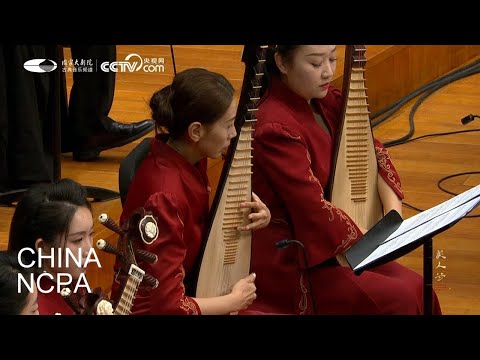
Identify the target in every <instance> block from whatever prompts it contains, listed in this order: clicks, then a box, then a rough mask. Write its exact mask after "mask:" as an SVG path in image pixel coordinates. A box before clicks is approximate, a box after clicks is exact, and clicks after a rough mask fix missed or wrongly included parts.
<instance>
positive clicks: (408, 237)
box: [353, 185, 480, 270]
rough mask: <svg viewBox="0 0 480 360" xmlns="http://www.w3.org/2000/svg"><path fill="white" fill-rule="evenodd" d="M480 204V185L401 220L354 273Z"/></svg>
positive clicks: (449, 222)
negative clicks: (394, 229) (395, 228)
mask: <svg viewBox="0 0 480 360" xmlns="http://www.w3.org/2000/svg"><path fill="white" fill-rule="evenodd" d="M479 203H480V185H477V186H476V187H474V188H472V189H470V190H467V191H465V192H463V193H461V194H459V195H457V196H455V197H453V198H451V199H450V200H447V201H445V202H443V203H441V204H439V205H437V206H434V207H432V208H430V209H428V210H425V211H423V212H421V213H419V214H417V215H415V216H412V217H411V218H409V219H407V220H404V221H403V222H402V224H401V225H400V226H399V228H398V229H397V230H396V231H395V232H393V233H392V234H391V235H390V236H389V237H388V238H387V239H386V240H385V241H384V242H383V243H382V244H381V245H379V246H378V247H377V249H375V250H374V251H373V252H372V253H371V254H370V255H369V256H368V257H367V258H365V259H364V260H363V261H362V262H361V263H360V264H358V265H357V266H356V267H355V268H354V269H353V270H357V269H359V268H361V267H363V266H365V265H367V264H369V263H371V262H373V261H375V260H377V259H379V258H381V257H382V256H385V255H387V254H389V253H391V252H393V251H395V250H397V249H400V248H401V247H403V246H406V245H408V244H410V243H412V242H414V241H416V240H418V239H420V238H422V237H424V236H427V235H429V234H432V233H434V232H435V231H437V230H438V229H441V228H443V227H444V226H447V225H449V224H452V223H454V222H455V221H457V220H459V219H461V218H463V217H464V216H465V215H466V214H468V213H469V212H470V211H471V210H472V209H473V208H475V207H476V206H477V205H478V204H479Z"/></svg>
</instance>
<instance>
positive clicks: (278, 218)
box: [251, 77, 440, 314]
mask: <svg viewBox="0 0 480 360" xmlns="http://www.w3.org/2000/svg"><path fill="white" fill-rule="evenodd" d="M312 101H313V102H314V106H316V109H317V111H318V112H319V113H320V115H321V116H322V118H323V120H324V122H325V124H326V126H327V128H328V130H329V132H330V133H328V132H327V131H325V130H324V129H323V128H322V127H320V126H319V125H318V123H317V122H316V120H315V118H314V115H313V112H312V110H311V108H310V105H309V104H308V102H307V101H306V100H305V99H303V98H301V97H300V96H298V95H297V94H296V93H294V92H292V91H291V90H290V89H289V88H288V87H287V86H286V85H285V84H283V82H282V81H280V79H279V78H277V77H274V78H273V79H272V86H271V88H270V89H269V90H267V93H266V94H265V95H264V97H263V98H262V101H261V104H260V106H259V110H258V113H257V119H258V120H257V124H256V127H255V133H254V141H253V147H254V151H253V164H254V166H253V178H252V186H253V191H254V192H255V193H256V194H257V195H258V196H259V197H260V199H262V201H263V202H265V204H266V205H267V206H268V207H269V209H270V211H271V215H272V219H271V222H270V224H269V226H267V227H266V228H264V229H260V230H258V231H256V232H254V233H253V241H252V246H253V249H252V267H251V268H252V271H254V272H256V274H257V279H256V281H255V284H256V286H257V295H258V298H257V300H256V301H255V302H254V304H253V305H252V307H251V309H257V310H260V311H267V312H276V313H278V312H280V313H290V314H292V313H293V314H311V313H313V312H314V311H313V306H312V301H315V307H316V311H317V313H319V314H420V313H422V311H423V279H422V277H421V276H420V275H418V274H417V273H415V272H414V271H412V270H409V269H407V268H406V267H403V266H401V265H400V264H398V263H396V262H390V263H388V264H385V265H382V266H379V267H377V268H375V269H374V270H372V271H365V272H363V273H362V274H361V275H360V276H357V275H355V274H354V273H353V272H352V270H351V269H350V268H348V267H342V266H339V265H338V263H337V262H336V260H335V255H336V254H338V253H341V252H344V251H345V250H346V249H347V248H349V247H350V246H351V245H353V244H354V243H355V242H356V241H357V240H358V239H359V238H360V237H361V235H362V234H361V232H360V230H359V228H358V227H357V226H356V224H355V223H354V222H353V220H352V219H351V218H350V217H349V216H348V215H347V214H346V213H345V212H343V211H342V210H341V209H339V208H336V207H335V206H333V205H332V204H331V203H330V202H328V201H327V200H326V199H325V198H324V190H323V189H325V188H326V187H327V183H328V180H329V177H330V172H331V163H332V157H333V155H334V146H335V144H334V141H333V140H332V139H335V138H336V136H337V132H338V125H339V119H340V114H341V104H342V98H341V93H340V91H338V89H334V88H332V87H330V88H329V92H328V94H327V96H326V97H325V98H323V99H314V100H312ZM375 151H376V155H377V160H378V170H379V173H380V175H381V176H382V178H383V179H384V180H385V181H386V182H387V184H388V185H389V186H390V187H391V188H392V189H393V190H394V192H395V193H396V194H397V196H398V197H399V198H400V199H403V193H402V190H401V186H400V178H399V176H398V174H397V172H396V170H395V168H394V166H393V164H392V162H391V160H390V156H389V154H388V152H387V150H386V149H385V148H384V147H383V145H382V144H381V143H380V142H379V141H378V140H375ZM283 239H294V240H298V241H300V242H301V243H302V244H303V245H304V247H305V252H306V255H307V258H308V264H307V265H305V258H304V255H303V253H302V251H303V249H302V248H301V247H300V246H295V245H290V246H289V247H288V248H284V249H278V248H276V246H275V244H276V242H278V241H280V240H283ZM310 284H311V285H310ZM433 311H434V313H437V314H438V313H440V306H439V304H438V300H437V298H436V295H435V296H434V306H433Z"/></svg>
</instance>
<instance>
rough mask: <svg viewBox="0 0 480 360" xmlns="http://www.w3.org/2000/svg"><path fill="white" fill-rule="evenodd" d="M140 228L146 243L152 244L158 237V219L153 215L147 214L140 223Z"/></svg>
mask: <svg viewBox="0 0 480 360" xmlns="http://www.w3.org/2000/svg"><path fill="white" fill-rule="evenodd" d="M138 229H139V231H140V235H141V236H142V240H143V242H144V243H145V244H151V243H152V242H154V241H155V240H157V237H158V225H157V221H156V220H155V218H154V217H153V216H152V215H145V216H144V217H143V219H142V220H140V222H139V223H138Z"/></svg>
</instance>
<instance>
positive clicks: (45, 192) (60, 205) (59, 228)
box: [8, 179, 92, 263]
mask: <svg viewBox="0 0 480 360" xmlns="http://www.w3.org/2000/svg"><path fill="white" fill-rule="evenodd" d="M79 207H86V208H88V209H89V210H90V211H92V206H91V204H90V202H89V201H88V199H87V192H86V190H85V188H84V187H83V186H82V185H80V184H79V183H77V182H75V181H73V180H71V179H62V180H59V181H57V182H55V183H52V184H40V185H34V186H33V187H31V188H29V189H28V190H27V192H25V194H24V195H23V196H22V198H21V199H20V201H19V202H18V204H17V208H16V209H15V212H14V214H13V218H12V223H11V225H10V237H9V241H8V249H9V250H13V251H20V250H21V249H23V248H26V247H28V248H31V249H33V250H35V242H36V241H37V239H39V238H42V239H43V241H44V242H45V243H46V244H47V245H49V246H52V247H53V246H60V244H59V243H56V242H55V241H56V240H57V239H58V237H59V236H60V235H65V236H67V235H68V232H69V229H70V223H71V221H72V218H73V215H74V214H75V212H76V211H77V209H78V208H79ZM23 254H25V258H26V261H27V262H31V261H35V263H37V261H36V260H35V259H36V256H37V255H36V254H32V253H31V252H28V251H25V252H24V253H23Z"/></svg>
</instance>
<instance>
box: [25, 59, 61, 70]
mask: <svg viewBox="0 0 480 360" xmlns="http://www.w3.org/2000/svg"><path fill="white" fill-rule="evenodd" d="M23 67H24V69H25V70H28V71H30V72H35V73H47V72H51V71H53V70H55V69H56V68H57V63H56V62H55V61H53V60H50V59H32V60H27V61H25V63H24V64H23Z"/></svg>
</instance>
